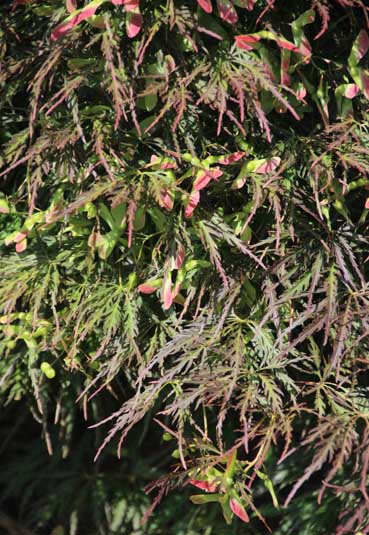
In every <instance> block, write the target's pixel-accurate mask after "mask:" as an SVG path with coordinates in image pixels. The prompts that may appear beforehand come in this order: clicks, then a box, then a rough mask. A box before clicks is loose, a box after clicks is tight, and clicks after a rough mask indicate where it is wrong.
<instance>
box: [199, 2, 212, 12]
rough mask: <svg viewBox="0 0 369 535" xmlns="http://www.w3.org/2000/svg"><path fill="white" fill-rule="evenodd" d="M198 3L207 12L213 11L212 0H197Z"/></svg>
mask: <svg viewBox="0 0 369 535" xmlns="http://www.w3.org/2000/svg"><path fill="white" fill-rule="evenodd" d="M197 3H198V4H199V6H200V7H201V8H202V9H203V10H204V11H206V13H211V12H212V11H213V6H212V5H211V0H197Z"/></svg>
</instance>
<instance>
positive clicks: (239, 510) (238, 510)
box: [229, 498, 250, 523]
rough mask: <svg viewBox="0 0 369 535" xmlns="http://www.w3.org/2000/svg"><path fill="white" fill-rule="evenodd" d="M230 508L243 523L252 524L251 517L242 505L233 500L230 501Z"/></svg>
mask: <svg viewBox="0 0 369 535" xmlns="http://www.w3.org/2000/svg"><path fill="white" fill-rule="evenodd" d="M229 506H230V508H231V509H232V511H233V513H234V514H235V515H236V516H238V518H240V519H241V520H243V522H246V523H247V522H250V518H249V515H248V514H247V513H246V511H245V509H244V508H243V507H242V505H241V504H240V503H239V502H238V501H237V500H236V499H235V498H231V499H230V500H229Z"/></svg>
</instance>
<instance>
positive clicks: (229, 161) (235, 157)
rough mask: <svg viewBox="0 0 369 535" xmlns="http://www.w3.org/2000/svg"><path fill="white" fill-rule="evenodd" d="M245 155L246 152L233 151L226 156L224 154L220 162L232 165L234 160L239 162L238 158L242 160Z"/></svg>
mask: <svg viewBox="0 0 369 535" xmlns="http://www.w3.org/2000/svg"><path fill="white" fill-rule="evenodd" d="M244 156H245V153H244V152H241V151H240V152H233V153H232V154H227V155H226V156H222V157H221V158H220V160H219V163H220V164H222V165H231V164H232V163H234V162H238V160H241V158H243V157H244Z"/></svg>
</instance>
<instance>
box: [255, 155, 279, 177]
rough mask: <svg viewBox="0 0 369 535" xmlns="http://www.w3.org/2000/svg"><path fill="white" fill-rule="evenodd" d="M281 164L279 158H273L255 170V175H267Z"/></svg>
mask: <svg viewBox="0 0 369 535" xmlns="http://www.w3.org/2000/svg"><path fill="white" fill-rule="evenodd" d="M280 163H281V159H280V158H279V157H278V156H273V158H271V159H270V160H268V161H267V162H265V163H263V164H261V165H259V167H257V168H256V169H255V171H254V173H258V174H259V175H265V174H266V173H270V172H271V171H274V170H275V169H276V168H277V167H278V165H279V164H280Z"/></svg>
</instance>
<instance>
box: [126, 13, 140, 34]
mask: <svg viewBox="0 0 369 535" xmlns="http://www.w3.org/2000/svg"><path fill="white" fill-rule="evenodd" d="M142 24H143V18H142V15H141V13H138V12H134V11H128V12H127V20H126V28H127V35H128V37H130V38H131V39H133V37H136V35H137V34H138V33H139V31H140V30H141V28H142Z"/></svg>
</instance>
